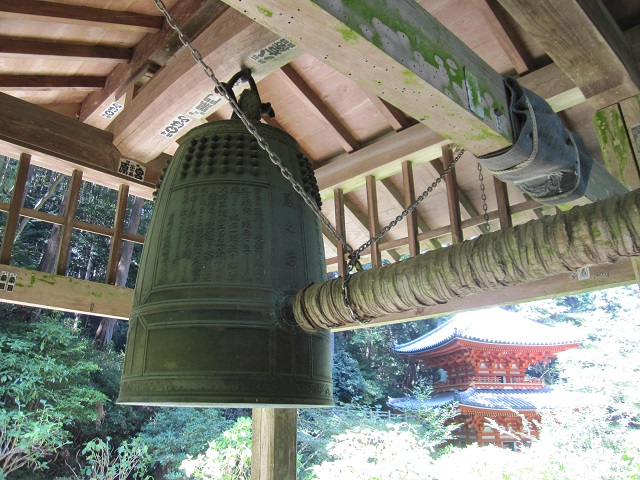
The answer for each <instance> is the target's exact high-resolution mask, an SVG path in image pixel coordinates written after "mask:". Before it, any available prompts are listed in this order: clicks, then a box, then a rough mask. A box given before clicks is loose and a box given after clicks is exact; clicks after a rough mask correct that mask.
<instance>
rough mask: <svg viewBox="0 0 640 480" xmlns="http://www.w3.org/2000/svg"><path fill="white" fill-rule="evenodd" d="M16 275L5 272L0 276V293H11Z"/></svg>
mask: <svg viewBox="0 0 640 480" xmlns="http://www.w3.org/2000/svg"><path fill="white" fill-rule="evenodd" d="M17 279H18V275H17V274H15V273H11V272H7V271H5V270H3V271H2V273H1V274H0V292H4V291H6V292H9V293H10V292H13V290H14V288H15V286H16V280H17Z"/></svg>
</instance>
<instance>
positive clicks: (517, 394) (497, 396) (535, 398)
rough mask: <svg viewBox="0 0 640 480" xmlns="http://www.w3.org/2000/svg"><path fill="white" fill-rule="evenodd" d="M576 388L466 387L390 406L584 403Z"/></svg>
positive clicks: (500, 407)
mask: <svg viewBox="0 0 640 480" xmlns="http://www.w3.org/2000/svg"><path fill="white" fill-rule="evenodd" d="M581 399H582V397H581V395H579V394H577V393H575V392H566V391H563V390H555V389H553V388H549V387H547V388H542V389H540V390H481V389H477V388H469V389H467V390H465V391H464V392H459V393H458V392H442V393H436V394H434V395H433V396H432V397H430V398H424V399H422V398H416V397H405V398H390V399H389V402H388V404H389V406H391V407H393V408H395V409H398V410H414V409H417V408H436V407H441V406H443V405H447V404H452V403H457V404H458V406H459V407H473V408H480V409H484V410H517V411H523V410H539V409H542V408H562V407H577V406H579V405H581V404H584V400H581Z"/></svg>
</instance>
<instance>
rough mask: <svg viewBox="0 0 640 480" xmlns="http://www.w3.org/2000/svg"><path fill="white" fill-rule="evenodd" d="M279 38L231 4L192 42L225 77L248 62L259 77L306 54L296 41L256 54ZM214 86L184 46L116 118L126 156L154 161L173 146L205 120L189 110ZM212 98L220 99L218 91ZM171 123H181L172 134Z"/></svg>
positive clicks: (116, 134) (117, 133) (117, 138)
mask: <svg viewBox="0 0 640 480" xmlns="http://www.w3.org/2000/svg"><path fill="white" fill-rule="evenodd" d="M276 41H279V39H278V37H277V35H275V34H274V33H273V32H271V31H269V30H267V29H265V28H264V27H262V26H260V25H258V24H257V23H255V22H252V21H251V20H250V19H248V18H247V17H245V16H243V15H241V14H239V13H238V12H236V11H235V10H233V9H229V10H227V11H225V12H224V13H222V15H220V16H219V17H218V19H217V20H216V21H215V22H214V23H213V24H212V25H210V26H209V27H208V28H206V29H205V30H204V31H203V32H202V33H201V34H200V35H198V36H197V38H196V39H194V41H193V42H192V43H193V46H194V47H195V48H197V49H198V50H199V51H200V53H201V54H202V56H203V60H204V61H205V62H206V63H207V64H209V65H210V66H211V67H212V68H213V70H214V72H215V74H216V76H217V77H218V78H219V79H220V81H225V80H228V79H229V78H231V76H233V75H234V74H235V73H237V72H238V71H239V70H240V69H241V68H243V67H249V68H251V69H252V74H253V77H254V79H255V81H256V82H258V81H260V80H261V79H262V78H264V77H265V76H266V75H268V74H269V73H272V72H274V71H275V70H278V69H279V68H280V67H282V66H283V65H285V64H287V63H288V62H290V61H291V60H292V59H293V58H296V57H297V56H299V55H300V54H301V53H302V52H301V50H300V49H299V48H295V47H293V46H292V47H291V48H287V49H286V50H285V51H284V52H282V51H281V52H278V54H276V55H270V56H269V59H265V58H257V57H256V58H255V59H252V58H251V56H252V55H256V56H257V55H259V54H260V53H262V52H266V48H267V47H269V46H270V45H272V44H273V43H274V42H276ZM265 57H266V56H265ZM213 90H214V84H213V82H212V80H211V79H210V78H208V77H207V75H206V74H205V73H204V71H203V69H202V67H201V66H200V65H199V64H198V63H196V62H195V60H194V59H193V57H192V56H191V54H190V52H189V51H188V50H187V49H182V50H180V51H179V52H178V53H177V54H176V56H175V57H174V58H173V60H172V61H171V62H169V63H167V65H165V67H164V68H162V69H160V71H159V72H158V73H157V74H156V75H155V76H154V77H153V78H152V79H151V80H149V82H148V83H147V84H146V85H145V86H144V88H142V89H141V90H140V92H139V93H138V94H137V96H135V97H134V98H133V100H132V101H131V102H129V105H128V106H127V107H126V108H124V110H122V112H121V113H120V114H119V115H118V116H117V117H116V118H115V119H114V120H113V122H112V124H111V130H112V131H113V133H114V143H115V145H116V146H117V147H118V148H119V149H120V151H121V152H122V153H123V154H125V155H126V156H128V157H131V158H135V159H137V160H138V161H141V162H143V163H146V162H149V161H151V160H153V159H154V158H156V157H157V156H158V155H159V154H160V153H162V152H163V151H164V150H165V149H166V148H168V147H169V146H171V145H173V143H174V141H175V138H179V137H180V136H182V135H184V134H185V133H187V132H188V131H189V130H190V129H191V128H193V127H196V126H198V125H201V124H202V123H204V122H205V119H204V116H202V117H200V116H197V114H194V115H196V116H195V117H194V116H191V115H189V112H190V111H192V109H194V107H195V106H196V105H198V104H199V103H201V101H202V100H203V99H204V98H205V97H207V96H209V95H212V93H213ZM210 98H212V101H213V100H215V101H217V100H218V97H217V96H215V95H214V97H210ZM224 104H226V102H225V101H224V100H220V101H219V102H217V103H215V105H213V106H211V108H210V109H209V110H208V111H207V112H206V115H207V116H209V115H211V113H213V112H214V111H215V110H217V109H219V108H220V107H221V106H223V105H224ZM168 106H170V107H168ZM196 117H197V118H196ZM171 125H178V127H176V128H178V132H177V133H172V132H169V133H167V132H168V130H166V128H167V127H169V126H171ZM172 129H173V130H175V128H173V127H172ZM162 132H165V133H164V134H163V133H162Z"/></svg>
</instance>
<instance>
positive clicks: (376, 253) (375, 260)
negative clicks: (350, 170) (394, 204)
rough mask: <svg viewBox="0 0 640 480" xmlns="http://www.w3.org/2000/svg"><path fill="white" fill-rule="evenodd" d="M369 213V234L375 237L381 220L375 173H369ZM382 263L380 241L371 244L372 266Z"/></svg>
mask: <svg viewBox="0 0 640 480" xmlns="http://www.w3.org/2000/svg"><path fill="white" fill-rule="evenodd" d="M367 213H368V216H369V236H370V237H373V236H374V235H377V234H378V232H379V231H380V222H379V221H378V193H377V191H376V178H375V177H374V176H373V175H367ZM381 264H382V256H381V255H380V249H379V248H378V243H377V242H376V243H374V244H373V245H371V266H372V267H374V268H375V267H379V266H380V265H381Z"/></svg>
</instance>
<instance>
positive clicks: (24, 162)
mask: <svg viewBox="0 0 640 480" xmlns="http://www.w3.org/2000/svg"><path fill="white" fill-rule="evenodd" d="M30 166H31V155H27V154H26V153H23V154H22V155H20V164H19V165H18V173H17V175H16V180H15V183H14V186H13V193H12V194H11V203H10V204H9V213H8V214H7V221H6V222H5V224H4V236H3V237H2V247H0V263H2V264H4V265H9V264H10V263H11V251H12V250H13V242H14V240H15V236H16V229H17V228H18V220H20V209H21V208H22V203H23V201H24V191H25V188H26V184H27V177H28V176H29V167H30Z"/></svg>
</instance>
